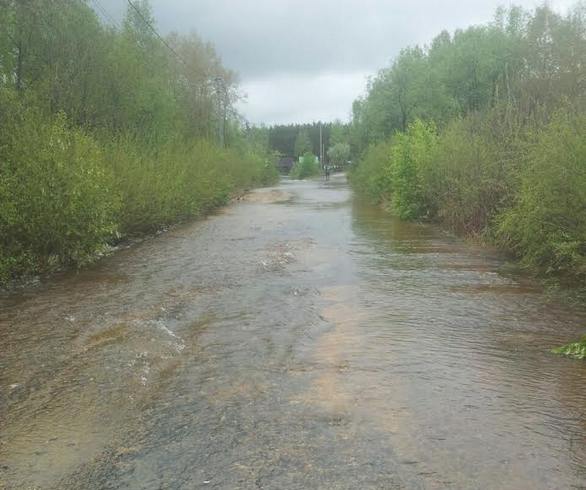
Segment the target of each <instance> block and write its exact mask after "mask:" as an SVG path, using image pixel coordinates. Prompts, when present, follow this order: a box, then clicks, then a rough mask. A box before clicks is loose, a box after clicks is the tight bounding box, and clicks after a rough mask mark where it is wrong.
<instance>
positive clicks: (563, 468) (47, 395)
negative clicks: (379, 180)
mask: <svg viewBox="0 0 586 490" xmlns="http://www.w3.org/2000/svg"><path fill="white" fill-rule="evenodd" d="M502 265H503V262H502V259H501V258H500V257H499V256H498V255H497V254H495V253H493V252H491V251H489V250H486V249H483V248H481V247H478V246H471V245H469V244H466V243H464V242H462V241H461V240H458V239H456V238H454V237H451V236H449V235H447V234H445V233H444V232H442V231H441V230H440V229H438V228H436V227H432V226H426V225H417V224H409V223H404V222H400V221H399V220H396V219H394V218H393V217H391V216H389V215H388V214H386V213H383V212H382V211H380V210H379V209H377V208H375V207H372V206H370V205H368V204H365V203H362V202H360V201H358V200H356V199H353V198H352V196H351V193H350V191H349V189H348V187H347V185H346V183H345V181H344V179H343V178H342V177H335V178H333V179H332V180H331V181H330V182H328V183H323V182H303V183H296V182H284V183H283V184H282V185H281V187H280V188H276V189H268V190H262V191H259V192H257V193H255V194H252V195H250V196H248V197H247V198H246V199H244V200H243V201H242V202H240V203H238V204H236V205H233V206H231V207H229V208H227V209H225V210H223V211H222V212H220V213H218V214H217V215H216V216H213V217H210V218H209V219H207V220H204V221H201V222H197V223H194V224H191V225H187V226H184V227H180V228H177V229H175V230H173V231H171V232H169V233H167V234H166V235H163V236H160V237H158V238H156V239H150V240H146V241H144V242H143V243H141V244H139V245H137V246H135V247H133V248H131V249H127V250H122V251H120V252H119V253H117V254H116V255H115V256H112V257H109V258H106V259H105V260H103V261H102V262H100V263H99V264H97V265H95V266H94V267H93V268H91V269H89V270H86V271H84V272H82V273H80V274H63V275H61V276H60V277H57V278H55V279H54V280H53V281H52V282H50V283H48V284H46V285H42V286H40V287H38V288H36V289H31V290H26V291H20V292H18V293H13V294H9V295H5V296H4V297H2V298H0V335H1V336H2V343H1V344H0V488H15V489H16V488H55V489H61V488H96V489H97V488H100V489H101V488H136V489H139V488H140V489H143V488H147V489H150V488H152V489H158V488H348V489H355V488H385V489H386V488H432V489H433V488H454V489H461V488H483V489H485V488H494V489H525V488H527V489H540V488H543V489H550V488H584V486H585V484H586V483H585V482H586V470H585V465H586V437H585V436H586V392H585V391H584V382H585V380H586V364H584V363H580V362H574V361H570V360H567V359H563V358H558V357H555V356H552V355H550V354H549V353H548V348H549V347H550V346H555V345H558V344H562V343H565V342H566V341H569V340H572V339H574V338H576V337H578V336H580V334H581V333H582V328H583V325H584V321H585V319H586V311H584V309H580V308H579V307H573V308H569V307H568V306H566V305H565V304H564V303H562V302H556V301H555V300H552V299H551V298H547V300H546V297H545V295H544V293H543V291H542V290H541V288H540V287H539V285H537V284H535V283H532V282H531V281H529V280H528V279H523V280H521V279H520V278H514V277H510V275H509V276H503V275H501V274H500V273H499V271H500V270H501V268H502Z"/></svg>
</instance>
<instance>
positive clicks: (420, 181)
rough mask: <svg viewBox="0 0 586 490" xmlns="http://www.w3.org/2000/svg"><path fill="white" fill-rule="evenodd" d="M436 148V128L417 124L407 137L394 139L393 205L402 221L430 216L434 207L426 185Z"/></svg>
mask: <svg viewBox="0 0 586 490" xmlns="http://www.w3.org/2000/svg"><path fill="white" fill-rule="evenodd" d="M436 147H437V134H436V130H435V127H434V126H433V124H425V123H424V122H422V121H419V120H417V121H415V122H414V123H413V124H412V125H411V126H410V127H409V129H408V130H407V132H406V133H397V134H396V135H395V137H394V138H393V143H392V145H391V166H390V172H391V177H390V181H391V182H392V205H393V210H394V211H395V212H396V213H397V214H398V215H399V216H400V217H401V219H405V220H413V219H419V218H423V217H424V216H428V215H429V214H430V211H431V208H432V207H433V203H432V202H430V201H429V199H428V197H427V195H428V192H427V191H428V188H427V187H426V184H429V183H428V182H427V181H428V180H429V179H430V177H431V176H432V171H433V169H432V164H433V161H434V157H435V152H436Z"/></svg>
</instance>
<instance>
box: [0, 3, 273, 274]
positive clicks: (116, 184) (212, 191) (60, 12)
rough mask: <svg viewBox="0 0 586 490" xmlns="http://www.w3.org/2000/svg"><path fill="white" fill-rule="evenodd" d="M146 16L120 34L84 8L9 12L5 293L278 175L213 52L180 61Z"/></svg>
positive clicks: (3, 8) (2, 14) (1, 229)
mask: <svg viewBox="0 0 586 490" xmlns="http://www.w3.org/2000/svg"><path fill="white" fill-rule="evenodd" d="M135 5H136V7H137V8H138V10H139V12H137V11H135V10H134V9H133V8H129V10H128V14H127V16H126V19H125V21H124V23H123V26H122V28H109V27H106V26H104V25H103V24H102V23H101V22H100V21H99V19H98V17H97V16H96V14H95V13H94V11H93V10H92V9H91V8H90V6H89V3H87V2H85V1H84V0H52V1H51V2H46V1H45V0H27V1H26V2H25V1H14V0H8V1H4V2H0V284H1V283H5V282H6V281H8V280H10V279H11V278H13V277H15V276H20V275H22V274H29V273H36V272H43V271H47V270H52V269H54V268H56V267H60V266H62V265H81V264H84V263H86V262H87V261H89V260H92V259H93V258H94V257H95V256H96V254H97V252H99V251H100V250H102V249H103V248H104V247H105V246H106V245H107V244H109V243H111V242H113V241H116V240H118V239H119V238H120V237H121V236H124V235H128V234H134V233H140V232H145V231H153V230H156V229H158V228H160V227H162V226H165V225H168V224H171V223H174V222H176V221H178V220H182V219H186V218H190V217H193V216H199V215H201V214H203V213H206V212H207V211H209V210H210V209H212V208H213V207H215V206H218V205H220V204H223V203H225V202H226V201H227V200H228V199H229V198H230V196H231V195H233V194H234V193H237V192H240V191H241V190H243V189H246V188H249V187H252V186H256V185H264V184H268V183H272V182H274V181H276V179H277V178H278V175H277V171H276V168H275V167H274V165H273V164H272V161H271V155H270V154H269V149H268V138H266V136H267V135H266V134H265V138H264V140H263V139H260V138H258V137H254V135H252V134H251V133H250V132H249V131H245V130H244V128H242V126H241V123H240V117H239V115H238V114H237V113H236V111H235V109H234V103H235V102H236V100H237V86H236V75H235V74H234V73H233V72H231V71H230V70H227V69H226V68H224V67H223V66H222V64H221V62H220V60H219V57H218V56H217V54H216V53H215V51H214V49H213V47H212V46H211V45H210V44H209V43H204V42H202V41H201V40H200V39H199V38H197V37H196V36H194V35H191V36H179V35H173V36H170V37H169V38H168V40H167V41H166V42H167V44H168V45H169V46H172V47H173V50H172V51H171V50H169V49H168V47H167V46H165V45H164V44H163V43H162V42H161V41H160V39H158V38H157V37H156V35H155V34H154V33H153V31H152V29H151V28H150V27H149V25H148V24H147V23H150V24H153V23H154V20H153V18H152V15H151V10H150V7H149V5H148V2H146V1H141V2H135ZM145 19H146V22H145ZM175 53H180V57H181V59H180V60H179V59H178V58H177V56H176V54H175ZM220 130H222V131H220ZM257 136H258V135H257ZM214 140H216V141H225V142H226V144H225V145H222V146H225V147H223V148H222V149H220V148H218V146H217V145H215V144H214Z"/></svg>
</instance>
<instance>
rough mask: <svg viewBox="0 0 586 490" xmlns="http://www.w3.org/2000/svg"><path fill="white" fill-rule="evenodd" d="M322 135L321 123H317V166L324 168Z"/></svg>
mask: <svg viewBox="0 0 586 490" xmlns="http://www.w3.org/2000/svg"><path fill="white" fill-rule="evenodd" d="M323 141H324V140H323V134H322V122H321V121H320V122H319V164H320V165H321V168H324V143H323Z"/></svg>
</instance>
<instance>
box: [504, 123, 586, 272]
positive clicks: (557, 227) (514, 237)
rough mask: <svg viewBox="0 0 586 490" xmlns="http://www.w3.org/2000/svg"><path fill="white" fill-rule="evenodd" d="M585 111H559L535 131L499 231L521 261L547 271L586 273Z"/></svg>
mask: <svg viewBox="0 0 586 490" xmlns="http://www.w3.org/2000/svg"><path fill="white" fill-rule="evenodd" d="M585 127H586V117H585V116H583V115H582V116H574V117H572V116H566V117H558V118H556V119H554V120H553V122H551V123H550V124H549V125H548V126H547V127H546V128H544V129H543V130H542V131H540V132H539V133H538V135H537V138H536V141H535V143H534V144H533V145H532V146H531V148H530V150H529V153H528V155H527V160H526V162H525V164H524V166H523V168H522V170H521V182H522V183H521V188H520V191H519V193H518V195H517V198H516V200H515V204H514V206H513V207H512V208H511V209H509V210H507V211H505V212H503V213H502V214H501V216H500V219H499V223H498V231H497V236H498V239H499V242H500V243H501V245H503V246H505V247H507V248H509V249H511V250H513V251H514V252H515V254H516V255H517V256H518V257H519V258H521V260H522V262H523V263H524V264H526V265H528V266H530V267H532V268H534V269H538V270H541V271H543V272H545V273H547V274H559V273H563V274H569V275H571V276H574V277H576V278H578V279H582V280H584V278H586V205H585V203H586V139H585V138H584V128H585Z"/></svg>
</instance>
